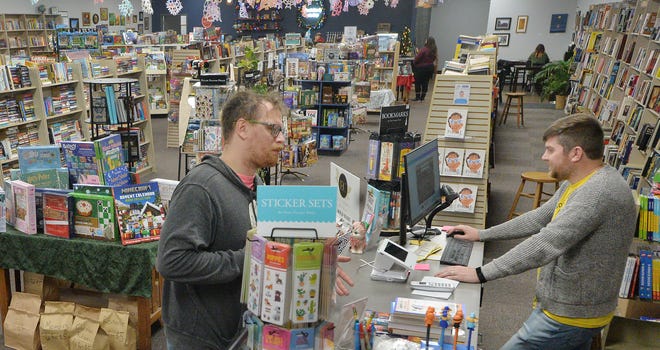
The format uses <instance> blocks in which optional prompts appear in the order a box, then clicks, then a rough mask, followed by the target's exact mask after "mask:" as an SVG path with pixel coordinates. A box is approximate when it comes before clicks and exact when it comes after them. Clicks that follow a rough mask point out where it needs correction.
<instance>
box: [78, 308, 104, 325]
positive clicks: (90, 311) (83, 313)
mask: <svg viewBox="0 0 660 350" xmlns="http://www.w3.org/2000/svg"><path fill="white" fill-rule="evenodd" d="M73 315H74V316H76V317H84V318H86V319H88V320H92V321H95V322H98V321H99V316H100V315H101V309H97V308H95V307H88V306H85V305H80V304H76V309H75V310H74V311H73Z"/></svg>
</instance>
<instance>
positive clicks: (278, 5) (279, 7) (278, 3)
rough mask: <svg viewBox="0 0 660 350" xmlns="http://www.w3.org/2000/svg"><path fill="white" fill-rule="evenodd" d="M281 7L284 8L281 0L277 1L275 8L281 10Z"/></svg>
mask: <svg viewBox="0 0 660 350" xmlns="http://www.w3.org/2000/svg"><path fill="white" fill-rule="evenodd" d="M282 7H284V5H283V4H282V0H277V8H278V9H279V10H281V9H282Z"/></svg>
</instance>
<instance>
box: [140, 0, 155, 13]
mask: <svg viewBox="0 0 660 350" xmlns="http://www.w3.org/2000/svg"><path fill="white" fill-rule="evenodd" d="M142 12H144V13H145V14H147V15H153V14H154V8H153V7H151V0H142Z"/></svg>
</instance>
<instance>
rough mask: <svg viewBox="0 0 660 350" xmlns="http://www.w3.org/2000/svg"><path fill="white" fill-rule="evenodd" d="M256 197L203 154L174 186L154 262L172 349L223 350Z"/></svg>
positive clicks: (231, 328) (231, 327) (233, 319)
mask: <svg viewBox="0 0 660 350" xmlns="http://www.w3.org/2000/svg"><path fill="white" fill-rule="evenodd" d="M255 181H258V177H256V178H255ZM255 198H256V194H255V192H254V191H252V190H250V189H249V188H247V187H246V186H245V185H244V184H243V183H242V182H241V180H240V178H239V177H238V176H237V175H236V173H234V171H233V170H231V169H230V168H229V167H228V166H227V164H225V163H224V162H223V161H222V160H220V159H219V158H217V157H208V156H207V157H206V158H204V161H203V162H202V163H201V164H199V165H198V166H196V167H195V168H193V169H192V170H191V171H190V173H189V174H188V175H186V177H185V178H184V179H183V180H182V181H181V183H180V184H179V185H178V186H177V188H176V190H175V191H174V194H173V196H172V201H171V203H170V207H169V212H168V214H167V219H166V221H165V224H164V226H163V230H162V233H161V237H160V243H159V245H158V263H157V268H158V271H159V272H160V274H161V275H162V276H163V277H164V278H165V284H164V285H163V308H162V315H163V320H164V322H165V332H166V337H167V341H168V343H169V344H170V345H171V346H173V347H174V348H175V349H224V348H226V347H227V345H228V344H229V342H230V341H231V339H232V338H233V337H234V336H235V335H236V334H237V332H238V330H239V324H240V318H241V314H242V312H243V310H244V306H243V305H241V304H240V302H239V295H240V292H241V276H242V273H243V271H242V268H243V256H244V252H243V248H244V246H245V238H246V232H247V231H248V230H249V229H250V228H251V227H252V225H253V223H254V220H251V217H252V218H254V217H255V216H251V214H252V215H254V214H255V212H254V200H255Z"/></svg>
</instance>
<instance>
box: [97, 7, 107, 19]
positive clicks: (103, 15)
mask: <svg viewBox="0 0 660 350" xmlns="http://www.w3.org/2000/svg"><path fill="white" fill-rule="evenodd" d="M99 13H100V14H101V20H102V21H107V20H108V8H107V7H101V9H100V10H99Z"/></svg>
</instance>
